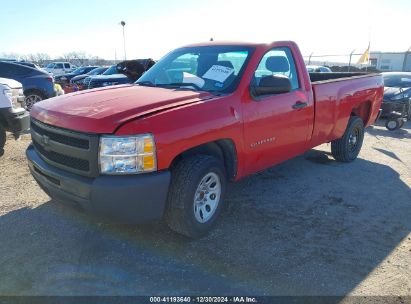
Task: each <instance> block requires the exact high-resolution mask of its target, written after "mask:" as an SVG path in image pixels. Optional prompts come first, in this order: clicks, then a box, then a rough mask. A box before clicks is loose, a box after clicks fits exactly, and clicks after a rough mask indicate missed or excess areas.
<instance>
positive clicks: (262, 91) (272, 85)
mask: <svg viewBox="0 0 411 304" xmlns="http://www.w3.org/2000/svg"><path fill="white" fill-rule="evenodd" d="M251 92H252V94H253V95H255V96H264V95H272V94H281V93H288V92H291V81H290V79H288V77H286V76H283V75H271V76H264V77H262V78H261V80H260V83H259V85H258V86H257V85H254V86H251Z"/></svg>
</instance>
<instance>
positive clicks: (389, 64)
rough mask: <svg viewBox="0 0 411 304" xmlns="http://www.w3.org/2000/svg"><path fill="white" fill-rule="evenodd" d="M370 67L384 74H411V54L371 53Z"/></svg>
mask: <svg viewBox="0 0 411 304" xmlns="http://www.w3.org/2000/svg"><path fill="white" fill-rule="evenodd" d="M370 65H371V66H373V67H375V68H377V69H378V70H380V71H382V72H390V71H396V72H400V71H402V72H411V52H401V53H396V52H371V54H370Z"/></svg>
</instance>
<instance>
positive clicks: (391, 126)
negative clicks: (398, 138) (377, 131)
mask: <svg viewBox="0 0 411 304" xmlns="http://www.w3.org/2000/svg"><path fill="white" fill-rule="evenodd" d="M401 123H402V124H404V121H403V120H402V119H401V118H394V119H392V118H391V119H387V121H386V122H385V127H386V128H387V129H388V130H390V131H395V130H397V129H399V128H401V126H402V125H401Z"/></svg>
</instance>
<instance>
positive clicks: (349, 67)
mask: <svg viewBox="0 0 411 304" xmlns="http://www.w3.org/2000/svg"><path fill="white" fill-rule="evenodd" d="M354 52H355V50H352V52H351V54H350V61H349V62H348V72H349V71H350V69H351V59H352V55H353V54H354Z"/></svg>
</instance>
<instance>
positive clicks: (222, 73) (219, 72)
mask: <svg viewBox="0 0 411 304" xmlns="http://www.w3.org/2000/svg"><path fill="white" fill-rule="evenodd" d="M233 73H234V69H233V68H229V67H225V66H222V65H216V64H215V65H213V66H212V67H211V68H210V69H209V70H208V71H207V72H205V74H204V75H203V78H206V79H211V80H215V81H218V82H224V81H226V80H227V78H228V77H229V76H230V75H231V74H233Z"/></svg>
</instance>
